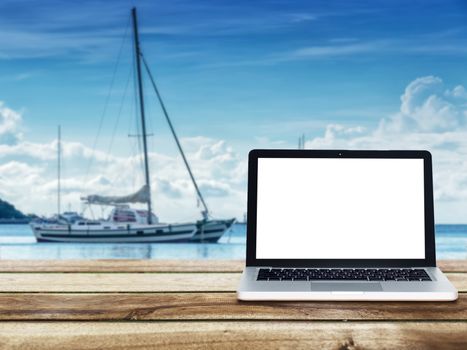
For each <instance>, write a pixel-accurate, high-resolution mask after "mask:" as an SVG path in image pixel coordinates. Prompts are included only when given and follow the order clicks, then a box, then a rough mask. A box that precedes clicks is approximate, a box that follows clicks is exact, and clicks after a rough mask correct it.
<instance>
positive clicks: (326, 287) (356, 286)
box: [311, 282, 383, 292]
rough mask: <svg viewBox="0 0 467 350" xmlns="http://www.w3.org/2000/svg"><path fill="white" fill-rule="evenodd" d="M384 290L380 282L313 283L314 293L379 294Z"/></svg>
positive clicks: (312, 289)
mask: <svg viewBox="0 0 467 350" xmlns="http://www.w3.org/2000/svg"><path fill="white" fill-rule="evenodd" d="M382 290H383V288H382V287H381V283H379V282H369V283H366V282H357V283H352V282H311V291H313V292H334V291H336V292H378V291H382Z"/></svg>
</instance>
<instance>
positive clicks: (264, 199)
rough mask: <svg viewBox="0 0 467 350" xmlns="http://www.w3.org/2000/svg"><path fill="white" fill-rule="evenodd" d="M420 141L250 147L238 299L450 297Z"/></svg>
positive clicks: (453, 295) (429, 166)
mask: <svg viewBox="0 0 467 350" xmlns="http://www.w3.org/2000/svg"><path fill="white" fill-rule="evenodd" d="M433 212H434V210H433V180H432V161H431V154H430V153H429V152H427V151H349V150H253V151H251V152H250V154H249V168H248V218H247V256H246V268H245V270H244V271H243V274H242V277H241V281H240V285H239V287H238V290H237V297H238V299H240V300H407V301H408V300H412V301H428V300H431V301H434V300H439V301H450V300H456V299H457V290H456V289H455V288H454V287H453V286H452V284H451V283H450V282H449V281H448V279H447V278H446V277H445V276H444V274H443V273H442V272H441V271H440V270H439V268H437V267H436V258H435V234H434V214H433Z"/></svg>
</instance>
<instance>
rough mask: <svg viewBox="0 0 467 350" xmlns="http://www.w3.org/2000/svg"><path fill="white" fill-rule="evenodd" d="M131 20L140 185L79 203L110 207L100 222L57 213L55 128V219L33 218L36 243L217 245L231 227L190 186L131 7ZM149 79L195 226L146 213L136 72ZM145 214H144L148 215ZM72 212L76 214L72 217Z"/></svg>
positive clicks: (148, 190) (146, 167)
mask: <svg viewBox="0 0 467 350" xmlns="http://www.w3.org/2000/svg"><path fill="white" fill-rule="evenodd" d="M132 22H133V34H134V39H133V42H134V49H135V52H134V55H135V62H136V67H135V68H136V73H137V94H138V96H139V114H140V117H141V119H140V125H141V135H137V136H138V137H140V138H141V140H142V146H143V147H142V150H143V155H144V178H145V184H144V185H143V186H142V187H141V188H140V190H138V191H137V192H135V193H133V194H129V195H124V196H103V195H98V194H92V195H88V196H84V197H82V198H81V199H82V200H83V202H84V204H85V205H87V206H91V205H100V206H112V207H113V209H112V211H111V213H110V215H109V217H108V218H107V219H106V220H89V219H85V218H84V217H82V216H80V215H77V214H76V213H73V212H65V213H66V214H67V215H65V213H63V214H61V210H60V154H61V153H60V152H61V150H60V149H61V144H60V127H59V131H58V147H57V153H58V154H57V158H58V183H57V193H58V200H57V206H58V208H57V209H58V210H57V212H58V215H57V216H56V218H55V219H52V220H43V219H40V220H34V221H33V222H31V224H30V226H31V228H32V230H33V232H34V235H35V236H36V239H37V241H38V242H82V243H108V242H112V243H158V242H210V243H215V242H217V241H218V240H219V239H220V237H222V235H223V234H224V233H225V232H226V231H228V230H229V229H230V228H231V227H232V225H233V224H234V223H235V218H231V219H215V218H212V217H211V214H210V212H209V210H208V207H207V204H206V202H205V200H204V198H203V195H202V193H201V191H200V189H199V187H198V184H197V183H196V180H195V177H194V175H193V172H192V171H191V168H190V165H189V163H188V160H187V158H186V157H185V153H184V152H183V148H182V146H181V144H180V141H179V139H178V137H177V134H176V132H175V129H174V127H173V125H172V122H171V120H170V118H169V115H168V113H167V109H166V108H165V105H164V102H163V101H162V98H161V96H160V94H159V90H158V89H157V86H156V83H155V81H154V78H153V76H152V74H151V71H150V69H149V66H148V64H147V62H146V60H145V59H144V56H143V53H142V52H141V49H140V45H139V37H138V26H137V19H136V8H133V9H132ZM143 64H144V68H145V70H146V72H147V74H148V75H149V78H150V82H151V84H152V87H153V89H154V92H155V94H156V97H157V100H158V102H159V104H160V106H161V108H162V111H163V114H164V116H165V119H166V121H167V123H168V125H169V128H170V131H171V133H172V135H173V137H174V139H175V143H176V145H177V147H178V150H179V151H180V154H181V156H182V159H183V162H184V164H185V167H186V169H187V171H188V174H189V176H190V179H191V181H192V183H193V186H194V188H195V190H196V194H197V198H198V201H199V202H200V203H201V204H202V206H203V209H204V210H203V211H202V212H201V214H202V218H201V219H200V220H197V221H196V222H188V223H161V222H159V219H158V217H157V216H156V215H154V213H153V212H152V201H151V184H150V180H149V179H150V176H149V169H150V167H149V158H148V151H147V136H148V134H147V132H146V120H145V110H144V102H143V83H142V68H143ZM132 203H140V204H146V205H147V210H146V209H145V210H142V209H134V208H131V207H130V206H129V204H132ZM149 213H150V214H149ZM75 214H76V215H75Z"/></svg>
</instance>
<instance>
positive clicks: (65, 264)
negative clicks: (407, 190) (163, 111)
mask: <svg viewBox="0 0 467 350" xmlns="http://www.w3.org/2000/svg"><path fill="white" fill-rule="evenodd" d="M244 266H245V261H243V260H0V272H241V271H242V270H243V267H244ZM438 266H439V267H440V268H441V270H443V271H445V272H467V259H466V260H439V261H438Z"/></svg>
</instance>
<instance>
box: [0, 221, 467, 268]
mask: <svg viewBox="0 0 467 350" xmlns="http://www.w3.org/2000/svg"><path fill="white" fill-rule="evenodd" d="M245 233H246V227H245V225H244V224H235V225H234V226H233V227H232V229H231V230H230V231H228V232H226V233H225V234H224V236H222V238H221V239H220V240H219V242H218V243H156V244H134V243H132V244H126V243H110V244H106V243H92V244H87V243H37V242H36V240H35V238H34V235H33V234H32V231H31V229H30V228H29V226H28V225H0V259H43V260H46V259H243V258H244V257H245V242H246V238H245ZM436 256H437V258H438V259H467V225H437V226H436Z"/></svg>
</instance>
